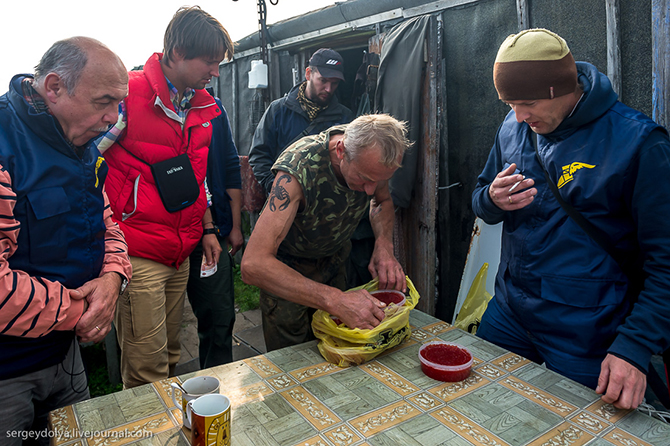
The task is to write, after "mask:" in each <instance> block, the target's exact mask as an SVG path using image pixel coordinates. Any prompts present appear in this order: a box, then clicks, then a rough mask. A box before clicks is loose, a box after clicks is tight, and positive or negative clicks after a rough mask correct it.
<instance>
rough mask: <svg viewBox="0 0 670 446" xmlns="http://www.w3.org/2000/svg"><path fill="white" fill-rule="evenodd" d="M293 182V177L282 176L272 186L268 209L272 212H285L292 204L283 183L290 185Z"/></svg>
mask: <svg viewBox="0 0 670 446" xmlns="http://www.w3.org/2000/svg"><path fill="white" fill-rule="evenodd" d="M291 181H293V178H292V177H291V175H288V174H282V175H281V176H279V177H278V178H277V180H276V181H275V183H274V184H273V185H272V190H271V191H270V197H268V207H269V208H270V211H271V212H274V211H277V210H279V211H283V210H285V209H286V208H287V207H288V205H289V204H290V203H291V197H290V196H289V194H288V192H287V191H286V189H285V188H284V186H282V183H284V184H286V183H290V182H291ZM277 205H279V207H277Z"/></svg>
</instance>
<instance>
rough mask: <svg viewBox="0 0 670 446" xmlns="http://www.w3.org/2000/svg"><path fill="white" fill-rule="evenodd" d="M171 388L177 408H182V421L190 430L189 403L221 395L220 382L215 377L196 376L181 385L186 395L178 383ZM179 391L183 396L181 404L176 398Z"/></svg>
mask: <svg viewBox="0 0 670 446" xmlns="http://www.w3.org/2000/svg"><path fill="white" fill-rule="evenodd" d="M171 387H172V402H174V405H175V406H177V407H181V411H182V415H181V419H182V420H183V422H184V427H185V428H187V429H190V428H191V423H190V421H189V419H188V414H187V411H188V407H187V405H188V402H189V401H191V400H194V399H196V398H198V397H200V396H203V395H207V394H210V393H219V380H218V379H216V378H214V377H213V376H196V377H194V378H189V379H187V380H186V381H184V382H183V383H182V384H181V387H182V388H183V389H184V390H185V391H186V393H184V392H182V391H181V389H180V388H179V386H178V385H177V384H176V383H172V384H171ZM177 390H179V391H180V392H181V394H182V395H181V401H179V402H178V401H177V398H176V396H175V393H176V391H177Z"/></svg>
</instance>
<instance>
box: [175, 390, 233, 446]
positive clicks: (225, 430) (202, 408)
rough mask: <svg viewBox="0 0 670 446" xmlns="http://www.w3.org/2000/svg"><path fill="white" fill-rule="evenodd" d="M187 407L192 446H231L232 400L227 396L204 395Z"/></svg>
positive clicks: (189, 403)
mask: <svg viewBox="0 0 670 446" xmlns="http://www.w3.org/2000/svg"><path fill="white" fill-rule="evenodd" d="M187 407H188V410H187V411H186V413H187V415H186V416H187V417H188V418H189V422H190V423H191V426H193V427H192V428H191V446H230V400H229V399H228V398H227V397H226V396H225V395H221V394H218V393H217V394H212V395H203V396H201V397H199V398H196V399H194V400H191V401H189V402H188V404H187Z"/></svg>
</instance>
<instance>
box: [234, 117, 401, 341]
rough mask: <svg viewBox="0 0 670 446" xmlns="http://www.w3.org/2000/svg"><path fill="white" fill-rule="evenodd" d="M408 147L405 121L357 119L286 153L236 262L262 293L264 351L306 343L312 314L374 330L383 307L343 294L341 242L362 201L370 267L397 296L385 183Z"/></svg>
mask: <svg viewBox="0 0 670 446" xmlns="http://www.w3.org/2000/svg"><path fill="white" fill-rule="evenodd" d="M408 146H409V141H408V140H407V131H406V126H405V124H404V123H402V122H399V121H398V120H396V119H395V118H393V117H391V116H389V115H382V114H377V115H366V116H361V117H359V118H357V119H355V120H354V121H352V122H351V123H350V124H346V125H340V126H335V127H331V128H330V129H328V130H326V131H324V132H322V133H320V134H318V135H314V136H307V137H305V138H303V139H301V140H300V141H299V142H298V143H296V144H295V145H293V146H292V147H290V148H289V149H287V150H285V151H284V152H283V153H282V154H281V156H280V157H279V158H278V159H277V161H276V162H275V164H274V166H273V167H272V170H273V171H274V173H275V175H276V177H275V181H274V184H273V187H272V190H271V192H270V195H269V196H268V200H267V202H266V204H265V208H264V209H263V212H262V213H261V216H260V218H259V220H258V222H257V223H256V226H255V228H254V231H253V233H252V235H251V238H250V239H249V242H248V244H247V247H246V250H245V252H244V257H243V258H242V265H241V268H242V279H243V280H244V281H245V282H246V283H248V284H251V285H255V286H258V287H259V288H261V299H260V306H261V312H262V314H263V333H264V336H265V343H266V346H267V349H268V351H271V350H276V349H279V348H283V347H288V346H290V345H295V344H299V343H302V342H306V341H309V340H312V339H314V334H313V333H312V329H311V319H312V314H313V313H314V311H316V309H321V310H324V311H327V312H328V313H330V314H331V315H334V316H337V317H338V318H339V319H340V320H341V321H342V322H344V323H345V324H347V325H348V326H349V327H352V328H361V329H370V328H374V327H376V326H377V325H379V323H380V322H381V320H382V319H383V317H384V311H383V310H382V309H383V307H384V304H383V303H381V302H379V301H378V300H377V299H375V298H373V297H372V296H371V295H370V294H369V293H368V292H367V291H364V290H358V291H350V292H344V291H343V290H344V289H345V288H346V280H345V260H346V258H347V256H348V254H349V251H350V249H351V242H350V238H351V235H352V233H353V231H354V230H355V229H356V226H357V225H358V222H359V221H360V219H361V218H362V217H363V214H364V213H365V212H366V208H367V205H368V204H370V214H369V215H370V222H371V224H372V228H373V230H374V233H375V248H374V252H373V255H372V258H371V260H370V264H369V267H368V268H369V270H370V273H371V274H372V276H373V277H378V278H379V287H380V288H387V289H397V290H402V291H405V290H406V281H405V273H404V271H403V269H402V267H401V266H400V264H399V263H398V261H397V260H396V258H395V256H394V254H393V223H394V209H393V203H392V201H391V195H390V192H389V188H388V180H389V179H390V178H391V176H392V175H393V173H394V172H395V171H396V170H397V169H398V167H400V164H401V161H402V157H403V154H404V153H405V150H406V149H407V147H408Z"/></svg>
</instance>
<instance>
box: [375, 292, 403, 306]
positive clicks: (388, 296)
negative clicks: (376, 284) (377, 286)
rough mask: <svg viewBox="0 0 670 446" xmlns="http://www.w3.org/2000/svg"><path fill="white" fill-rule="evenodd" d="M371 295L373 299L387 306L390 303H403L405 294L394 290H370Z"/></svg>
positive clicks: (400, 304)
mask: <svg viewBox="0 0 670 446" xmlns="http://www.w3.org/2000/svg"><path fill="white" fill-rule="evenodd" d="M370 294H372V297H374V298H375V299H377V300H379V301H381V302H384V303H385V304H386V305H387V306H388V305H390V304H396V305H398V306H403V305H405V295H404V294H403V293H402V291H396V290H377V291H372V292H371V293H370Z"/></svg>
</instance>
